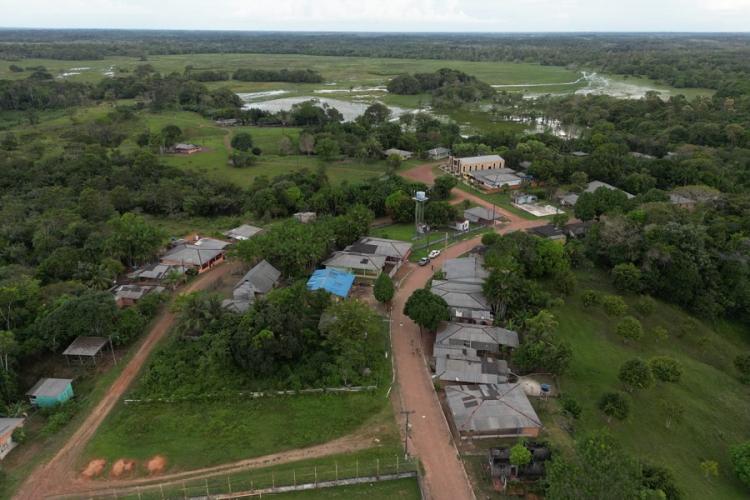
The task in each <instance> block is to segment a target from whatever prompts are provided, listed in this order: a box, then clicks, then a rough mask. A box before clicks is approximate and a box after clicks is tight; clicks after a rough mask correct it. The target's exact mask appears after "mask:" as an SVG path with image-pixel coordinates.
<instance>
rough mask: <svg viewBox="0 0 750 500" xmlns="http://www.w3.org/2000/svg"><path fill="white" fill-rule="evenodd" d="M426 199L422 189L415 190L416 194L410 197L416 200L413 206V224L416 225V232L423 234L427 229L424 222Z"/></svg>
mask: <svg viewBox="0 0 750 500" xmlns="http://www.w3.org/2000/svg"><path fill="white" fill-rule="evenodd" d="M428 199H429V198H427V194H426V193H425V192H424V191H417V194H416V195H415V196H414V198H412V200H414V201H415V202H416V203H415V207H414V224H415V225H416V227H417V234H424V233H426V232H427V231H428V228H427V226H426V225H425V223H424V206H425V204H426V203H427V200H428Z"/></svg>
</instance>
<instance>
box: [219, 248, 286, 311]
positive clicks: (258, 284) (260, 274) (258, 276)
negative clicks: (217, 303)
mask: <svg viewBox="0 0 750 500" xmlns="http://www.w3.org/2000/svg"><path fill="white" fill-rule="evenodd" d="M280 278H281V271H279V270H278V269H276V268H275V267H273V266H272V265H271V264H269V263H268V262H267V261H265V260H262V261H260V262H259V263H258V264H256V265H255V266H254V267H253V268H252V269H250V270H249V271H248V272H247V273H246V274H245V276H243V277H242V279H241V280H240V281H239V282H238V283H237V284H236V285H235V287H234V290H232V298H231V299H226V300H224V301H222V303H221V305H222V307H225V308H227V309H229V310H230V311H233V312H236V313H240V314H241V313H244V312H246V311H247V310H248V309H250V306H251V305H252V304H253V303H254V302H255V299H256V298H257V297H258V296H262V295H265V294H267V293H268V292H270V291H271V290H273V288H274V287H275V286H276V285H277V284H278V282H279V279H280Z"/></svg>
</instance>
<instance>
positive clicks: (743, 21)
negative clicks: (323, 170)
mask: <svg viewBox="0 0 750 500" xmlns="http://www.w3.org/2000/svg"><path fill="white" fill-rule="evenodd" d="M2 25H4V26H30V27H73V28H83V27H87V28H154V29H159V28H178V29H179V28H182V29H240V30H341V31H493V32H512V31H580V30H586V31H623V30H631V31H633V30H642V31H654V30H661V31H681V30H685V31H688V30H694V31H722V30H723V31H728V30H734V31H745V30H747V29H748V26H750V0H656V1H654V0H629V1H628V2H623V1H621V0H210V1H208V2H206V1H205V0H0V26H2Z"/></svg>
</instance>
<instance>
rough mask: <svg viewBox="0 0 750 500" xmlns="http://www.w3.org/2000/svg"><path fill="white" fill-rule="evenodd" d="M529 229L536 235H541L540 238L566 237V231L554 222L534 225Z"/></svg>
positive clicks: (560, 238)
mask: <svg viewBox="0 0 750 500" xmlns="http://www.w3.org/2000/svg"><path fill="white" fill-rule="evenodd" d="M529 231H530V232H531V233H533V234H535V235H536V236H539V237H540V238H546V239H548V240H564V239H565V231H563V230H562V229H560V228H559V227H557V226H555V225H554V224H546V225H544V226H538V227H533V228H531V229H530V230H529Z"/></svg>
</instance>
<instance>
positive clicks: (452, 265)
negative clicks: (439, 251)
mask: <svg viewBox="0 0 750 500" xmlns="http://www.w3.org/2000/svg"><path fill="white" fill-rule="evenodd" d="M443 272H444V273H445V279H446V280H448V281H459V282H462V283H484V280H486V279H487V278H488V277H489V275H490V273H489V271H487V270H486V269H485V268H484V259H483V258H482V257H481V256H479V255H472V256H471V257H461V258H458V259H448V260H446V261H445V262H444V263H443Z"/></svg>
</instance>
